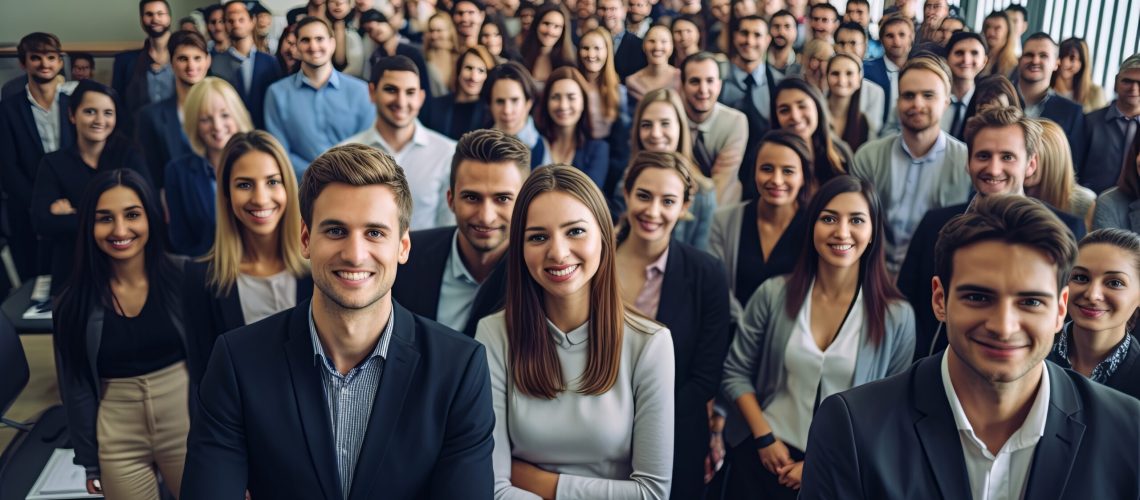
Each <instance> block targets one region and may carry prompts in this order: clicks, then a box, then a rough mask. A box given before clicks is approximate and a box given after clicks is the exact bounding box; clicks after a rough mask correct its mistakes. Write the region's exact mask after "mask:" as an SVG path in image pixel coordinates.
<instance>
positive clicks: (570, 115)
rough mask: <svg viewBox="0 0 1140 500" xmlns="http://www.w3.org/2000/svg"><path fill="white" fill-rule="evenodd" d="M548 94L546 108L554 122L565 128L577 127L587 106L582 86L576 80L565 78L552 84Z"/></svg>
mask: <svg viewBox="0 0 1140 500" xmlns="http://www.w3.org/2000/svg"><path fill="white" fill-rule="evenodd" d="M546 95H547V98H546V110H547V112H548V113H550V118H551V120H552V121H553V122H554V124H555V125H558V126H559V127H563V128H574V127H577V126H578V120H580V119H582V111H583V110H584V109H585V107H586V96H585V94H583V91H582V87H579V86H578V83H577V82H575V81H574V80H571V79H568V78H563V79H562V80H558V81H555V82H553V83H552V84H550V89H549V90H548V91H547V93H546Z"/></svg>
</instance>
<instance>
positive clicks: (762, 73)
mask: <svg viewBox="0 0 1140 500" xmlns="http://www.w3.org/2000/svg"><path fill="white" fill-rule="evenodd" d="M729 66H731V67H732V78H733V79H735V80H736V81H737V83H739V84H740V86H741V87H743V86H746V85H747V84H746V83H744V81H745V80H747V79H748V75H752V79H753V80H756V86H757V87H763V86H765V85H768V75H767V74H766V72H767V70H768V63H760V65H759V66H756V69H754V70H752V72H751V73H749V72H747V71H744V69H743V68H741V67H740V66H737V65H735V64H730V65H729Z"/></svg>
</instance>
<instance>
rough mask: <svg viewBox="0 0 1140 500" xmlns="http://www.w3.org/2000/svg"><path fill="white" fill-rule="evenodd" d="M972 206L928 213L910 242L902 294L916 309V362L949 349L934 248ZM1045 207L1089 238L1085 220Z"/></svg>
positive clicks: (901, 272)
mask: <svg viewBox="0 0 1140 500" xmlns="http://www.w3.org/2000/svg"><path fill="white" fill-rule="evenodd" d="M969 206H970V205H969V202H966V203H962V204H960V205H953V206H949V207H943V208H938V209H934V210H931V211H929V212H926V215H924V216H923V217H922V221H921V222H919V223H918V228H916V229H915V231H914V237H913V238H912V239H911V240H910V247H908V248H907V251H906V258H905V259H904V260H903V264H902V268H900V269H899V277H898V287H899V291H900V292H902V293H903V295H905V296H906V300H907V301H908V302H910V305H911V306H912V307H914V321H915V324H914V326H915V329H914V333H915V343H914V359H915V361H917V360H920V359H922V358H925V357H926V356H928V355H930V354H934V353H938V352H942V350H943V349H946V333H945V332H942V331H940V330H939V328H940V327H941V323H939V321H938V319H937V318H935V317H934V309H933V307H932V306H931V303H930V296H931V294H930V280H931V278H933V277H934V275H935V273H936V270H935V268H934V244H935V243H937V242H938V232H939V231H941V230H942V226H945V225H946V223H947V222H950V219H953V218H954V216H956V215H959V214H964V213H966V208H967V207H969ZM1045 206H1046V207H1048V208H1049V210H1052V211H1053V214H1054V215H1056V216H1057V218H1059V219H1061V222H1063V223H1064V224H1065V226H1067V227H1068V228H1069V231H1071V232H1072V233H1073V236H1074V237H1075V238H1076V239H1077V241H1080V239H1081V238H1084V237H1085V221H1084V220H1083V219H1081V218H1079V217H1077V216H1075V215H1073V214H1070V213H1067V212H1062V211H1060V210H1057V209H1056V208H1053V207H1052V206H1049V205H1047V204H1046V205H1045ZM936 332H937V333H938V335H937V336H936V335H935V333H936Z"/></svg>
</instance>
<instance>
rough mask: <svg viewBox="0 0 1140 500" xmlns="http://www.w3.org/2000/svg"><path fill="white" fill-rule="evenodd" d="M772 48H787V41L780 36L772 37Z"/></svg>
mask: <svg viewBox="0 0 1140 500" xmlns="http://www.w3.org/2000/svg"><path fill="white" fill-rule="evenodd" d="M772 46H773V47H775V48H777V49H780V50H783V49H784V47H787V46H788V39H787V38H784V37H782V36H773V37H772Z"/></svg>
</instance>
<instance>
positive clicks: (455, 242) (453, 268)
mask: <svg viewBox="0 0 1140 500" xmlns="http://www.w3.org/2000/svg"><path fill="white" fill-rule="evenodd" d="M447 272H448V273H450V274H451V277H452V278H453V279H457V280H461V281H465V282H467V284H469V285H476V286H478V285H479V282H478V281H476V280H475V278H474V277H473V276H471V273H470V272H469V271H467V266H466V265H464V264H463V255H461V254H460V253H459V229H456V230H455V234H454V235H452V237H451V255H448V257H447Z"/></svg>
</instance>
